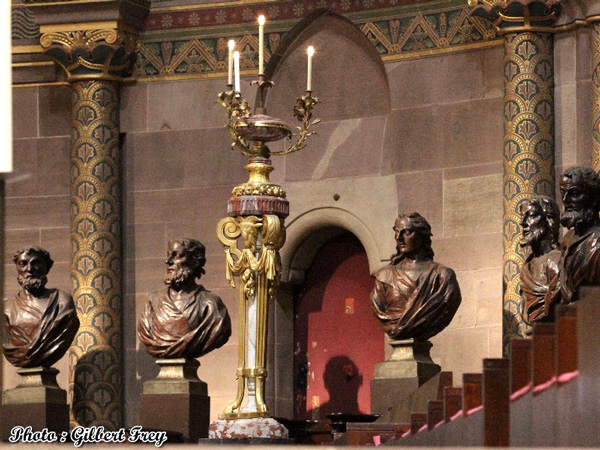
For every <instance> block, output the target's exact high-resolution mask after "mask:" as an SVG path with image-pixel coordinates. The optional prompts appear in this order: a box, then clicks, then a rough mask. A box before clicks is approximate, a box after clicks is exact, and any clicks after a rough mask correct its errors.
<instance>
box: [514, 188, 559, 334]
mask: <svg viewBox="0 0 600 450" xmlns="http://www.w3.org/2000/svg"><path fill="white" fill-rule="evenodd" d="M559 220H560V211H559V209H558V205H557V204H556V202H555V201H554V200H552V199H551V198H549V197H543V196H539V197H534V198H532V199H530V200H527V201H525V202H523V203H522V204H521V226H522V228H523V237H522V238H521V242H520V246H521V247H529V248H530V250H531V253H530V254H529V256H528V257H527V259H526V260H525V263H524V264H523V267H522V269H521V287H520V291H521V317H522V318H523V321H524V322H525V323H526V324H527V325H533V323H534V322H539V321H543V320H546V318H549V319H550V320H552V317H548V313H549V311H548V308H547V307H546V305H547V304H548V303H549V302H551V298H552V295H553V292H552V289H551V287H553V286H554V285H556V283H557V282H558V273H559V262H560V250H559V249H558V234H559ZM532 331H533V329H532V328H530V327H529V328H527V329H526V333H527V334H530V333H531V332H532Z"/></svg>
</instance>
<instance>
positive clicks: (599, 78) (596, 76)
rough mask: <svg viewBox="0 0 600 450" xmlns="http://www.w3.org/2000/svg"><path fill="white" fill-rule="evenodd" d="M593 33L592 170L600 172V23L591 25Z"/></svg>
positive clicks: (596, 22) (595, 22)
mask: <svg viewBox="0 0 600 450" xmlns="http://www.w3.org/2000/svg"><path fill="white" fill-rule="evenodd" d="M590 30H591V33H592V42H591V44H592V121H593V123H592V168H593V169H594V170H595V171H600V21H594V22H592V23H591V24H590Z"/></svg>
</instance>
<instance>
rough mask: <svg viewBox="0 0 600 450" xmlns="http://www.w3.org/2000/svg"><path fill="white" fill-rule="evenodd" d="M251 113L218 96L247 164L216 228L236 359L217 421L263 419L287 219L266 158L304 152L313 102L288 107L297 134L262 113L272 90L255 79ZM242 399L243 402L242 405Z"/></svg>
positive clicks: (236, 100) (234, 99)
mask: <svg viewBox="0 0 600 450" xmlns="http://www.w3.org/2000/svg"><path fill="white" fill-rule="evenodd" d="M254 83H255V84H257V85H258V96H257V104H256V108H255V110H254V114H252V113H251V111H250V107H249V106H248V103H247V102H246V100H244V98H243V97H242V96H241V94H240V93H239V92H238V91H237V90H234V89H233V85H232V84H228V85H227V90H226V91H225V92H221V93H220V94H219V104H220V105H221V106H223V107H224V108H225V109H226V111H227V116H228V121H227V128H228V130H229V133H230V135H231V141H232V143H231V146H232V149H236V148H237V149H239V150H240V151H241V152H242V154H243V155H244V156H248V157H249V158H250V160H249V162H248V164H247V165H246V166H245V169H246V170H247V171H248V173H249V179H248V181H247V182H246V183H244V184H241V185H239V186H236V187H235V188H233V191H232V193H231V195H232V196H231V198H230V199H229V201H228V203H227V214H228V216H229V217H226V218H224V219H222V220H221V221H220V222H219V224H218V225H217V235H218V237H219V240H220V241H221V243H222V244H223V245H224V246H225V253H226V278H227V280H228V281H229V283H230V285H231V286H232V287H235V281H234V279H235V277H238V278H239V280H240V281H239V310H240V319H239V354H238V368H237V373H236V376H237V383H238V385H237V394H236V397H235V400H233V401H232V402H231V403H230V404H229V405H228V406H227V407H226V408H225V410H224V412H223V414H221V415H220V416H219V417H220V418H221V419H230V418H256V417H271V413H270V411H269V408H268V406H267V404H266V403H265V390H264V389H265V379H266V377H267V369H266V359H265V357H266V348H267V324H268V320H267V317H268V304H269V302H271V301H273V299H274V291H275V288H276V286H277V283H278V281H279V277H280V274H281V260H280V256H279V249H281V247H282V246H283V244H284V243H285V226H284V219H285V218H286V217H287V216H288V215H289V203H288V201H287V199H286V193H285V191H284V190H283V189H282V188H281V187H280V186H278V185H276V184H273V183H272V182H271V181H270V180H269V173H270V172H271V171H272V170H273V166H272V165H271V161H270V159H269V158H270V156H271V155H286V154H288V153H292V152H296V151H298V150H301V149H303V148H304V147H306V140H307V138H308V137H309V136H310V135H311V134H313V132H312V131H310V127H311V126H312V125H314V124H316V123H318V122H319V121H320V119H312V108H313V106H315V105H316V104H317V103H318V99H317V98H316V97H313V96H312V95H311V91H310V90H307V91H306V95H304V96H302V97H299V98H298V100H297V103H296V106H295V107H294V116H295V117H296V118H297V119H298V120H299V121H300V122H301V125H300V126H299V127H297V129H298V132H297V133H292V130H291V127H290V126H289V125H288V124H287V123H285V122H283V121H282V120H280V119H277V118H274V117H270V116H268V115H267V113H266V110H265V107H264V104H265V97H266V93H267V89H268V88H270V87H271V86H273V83H272V82H271V81H268V80H265V79H264V75H262V74H260V75H259V79H258V81H256V82H254ZM281 139H286V140H287V141H288V145H287V146H286V149H285V150H282V151H277V152H275V151H274V152H271V151H270V150H269V147H267V145H266V143H268V142H273V141H278V140H281ZM244 397H247V402H246V404H245V405H242V402H243V400H244Z"/></svg>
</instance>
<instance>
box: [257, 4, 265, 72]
mask: <svg viewBox="0 0 600 450" xmlns="http://www.w3.org/2000/svg"><path fill="white" fill-rule="evenodd" d="M264 46H265V16H263V15H260V16H258V74H259V75H262V74H263V73H264V57H265V55H264V50H263V49H264Z"/></svg>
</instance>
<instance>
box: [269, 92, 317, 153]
mask: <svg viewBox="0 0 600 450" xmlns="http://www.w3.org/2000/svg"><path fill="white" fill-rule="evenodd" d="M317 103H319V99H318V98H317V97H312V96H311V95H310V93H308V94H307V95H303V96H302V97H298V99H297V100H296V106H295V107H294V117H296V119H298V120H299V121H301V122H302V126H300V127H296V128H297V129H298V132H299V134H293V135H292V136H290V137H289V138H287V139H288V141H291V140H292V137H293V138H294V139H295V142H294V143H293V144H291V145H290V146H289V147H288V148H286V149H285V150H282V151H280V152H271V154H273V155H278V156H281V155H287V154H289V153H294V152H297V151H298V150H302V149H303V148H304V147H306V139H308V137H309V136H312V135H313V134H316V133H315V132H314V131H309V128H310V127H312V126H313V125H316V124H318V123H319V122H321V119H314V120H313V121H312V122H311V119H312V109H313V106H315V105H316V104H317Z"/></svg>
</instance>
